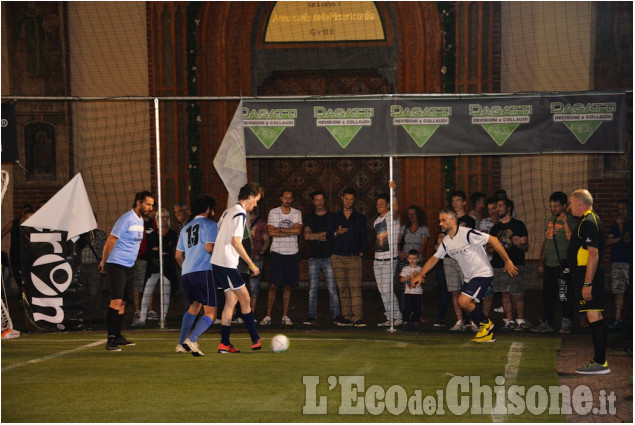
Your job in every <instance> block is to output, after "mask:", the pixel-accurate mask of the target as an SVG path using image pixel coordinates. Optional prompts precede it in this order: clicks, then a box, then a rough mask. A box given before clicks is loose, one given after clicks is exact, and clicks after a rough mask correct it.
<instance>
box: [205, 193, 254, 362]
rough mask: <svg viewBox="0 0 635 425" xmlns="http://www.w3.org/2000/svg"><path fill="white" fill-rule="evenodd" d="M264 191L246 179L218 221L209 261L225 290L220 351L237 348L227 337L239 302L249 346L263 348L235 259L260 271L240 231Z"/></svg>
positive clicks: (225, 351)
mask: <svg viewBox="0 0 635 425" xmlns="http://www.w3.org/2000/svg"><path fill="white" fill-rule="evenodd" d="M263 193H264V191H263V189H262V187H261V186H260V185H259V184H258V183H253V182H252V183H247V184H246V185H245V186H243V187H241V188H240V191H239V192H238V203H237V204H236V205H234V206H231V207H229V208H227V209H226V210H225V212H224V213H223V215H222V216H221V218H220V220H219V221H218V227H219V229H218V235H217V237H216V244H215V248H214V250H213V252H212V259H211V262H212V271H213V273H214V280H215V281H216V283H217V284H219V285H220V287H221V288H222V289H223V292H224V293H225V307H224V308H223V314H222V315H221V317H222V319H221V342H220V344H219V345H218V352H219V353H222V354H225V353H238V352H240V350H238V349H237V348H235V347H234V346H233V345H232V344H231V342H230V339H229V336H230V333H231V324H232V314H233V312H234V308H235V307H236V303H240V312H241V317H242V319H243V321H244V323H245V326H246V327H247V331H248V332H249V335H250V336H251V342H252V345H251V349H252V350H260V349H261V348H262V343H261V340H260V336H259V335H258V331H256V321H255V319H254V312H253V311H252V310H251V305H250V301H249V291H248V290H247V287H246V285H245V281H244V280H243V278H242V276H241V275H240V271H239V270H238V261H239V259H240V258H242V259H243V261H244V262H246V263H247V265H248V266H249V269H250V270H251V272H252V274H253V275H254V276H258V275H259V274H260V269H259V268H258V266H256V265H255V264H254V262H253V261H252V260H251V258H250V257H249V254H247V251H245V247H244V246H243V234H244V232H245V222H246V221H247V213H248V212H251V211H253V210H254V208H256V205H258V201H259V200H260V198H262V196H263Z"/></svg>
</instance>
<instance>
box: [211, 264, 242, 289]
mask: <svg viewBox="0 0 635 425" xmlns="http://www.w3.org/2000/svg"><path fill="white" fill-rule="evenodd" d="M212 270H213V271H214V280H216V283H217V284H218V286H219V287H220V288H221V289H222V290H223V291H224V292H227V291H235V290H237V289H240V288H241V286H245V281H244V280H243V277H242V276H241V275H240V272H239V271H238V269H229V268H227V267H221V266H218V265H216V264H213V265H212Z"/></svg>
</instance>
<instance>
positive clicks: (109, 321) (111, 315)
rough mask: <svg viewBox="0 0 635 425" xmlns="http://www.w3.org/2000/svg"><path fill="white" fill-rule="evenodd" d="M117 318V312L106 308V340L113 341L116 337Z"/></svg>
mask: <svg viewBox="0 0 635 425" xmlns="http://www.w3.org/2000/svg"><path fill="white" fill-rule="evenodd" d="M117 316H119V310H115V309H114V308H110V307H108V311H107V312H106V327H107V328H108V340H109V341H114V340H115V338H116V337H117Z"/></svg>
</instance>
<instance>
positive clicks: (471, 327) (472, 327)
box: [470, 322, 478, 333]
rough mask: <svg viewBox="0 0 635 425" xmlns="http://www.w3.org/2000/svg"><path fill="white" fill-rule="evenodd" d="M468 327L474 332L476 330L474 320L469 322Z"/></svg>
mask: <svg viewBox="0 0 635 425" xmlns="http://www.w3.org/2000/svg"><path fill="white" fill-rule="evenodd" d="M470 329H471V330H472V332H474V333H476V332H478V326H476V324H475V323H474V322H470Z"/></svg>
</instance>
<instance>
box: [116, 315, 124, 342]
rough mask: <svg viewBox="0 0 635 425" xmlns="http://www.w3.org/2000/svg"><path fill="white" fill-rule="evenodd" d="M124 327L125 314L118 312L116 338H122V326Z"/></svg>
mask: <svg viewBox="0 0 635 425" xmlns="http://www.w3.org/2000/svg"><path fill="white" fill-rule="evenodd" d="M122 325H123V314H119V312H117V329H116V332H115V335H116V336H118V337H119V336H121V326H122Z"/></svg>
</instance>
